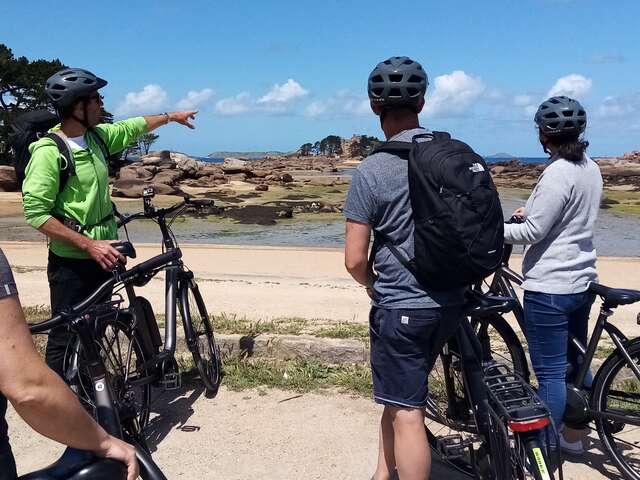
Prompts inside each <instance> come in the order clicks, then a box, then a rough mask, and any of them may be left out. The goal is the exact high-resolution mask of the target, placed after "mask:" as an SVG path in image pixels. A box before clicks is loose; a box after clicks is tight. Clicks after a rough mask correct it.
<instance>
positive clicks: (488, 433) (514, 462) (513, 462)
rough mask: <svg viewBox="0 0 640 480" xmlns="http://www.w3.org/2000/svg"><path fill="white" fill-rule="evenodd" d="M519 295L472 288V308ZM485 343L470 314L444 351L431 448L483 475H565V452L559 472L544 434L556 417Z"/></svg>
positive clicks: (485, 310)
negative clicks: (490, 293) (489, 293)
mask: <svg viewBox="0 0 640 480" xmlns="http://www.w3.org/2000/svg"><path fill="white" fill-rule="evenodd" d="M514 301H515V300H513V299H512V298H508V297H491V296H487V295H482V294H480V293H478V292H474V291H469V293H468V303H467V312H466V313H467V316H468V317H469V319H473V318H476V319H481V318H485V317H493V316H495V315H502V314H504V313H506V312H508V311H511V310H512V309H513V303H514ZM483 348H484V347H483V345H482V343H481V341H480V339H479V338H478V336H477V334H476V329H475V328H474V324H473V322H472V321H471V320H466V319H465V320H463V321H462V323H461V326H460V328H459V329H458V332H457V334H456V335H455V337H454V338H452V339H450V340H449V341H448V342H447V344H446V345H445V346H444V348H443V350H442V352H441V353H440V355H439V358H438V364H437V365H436V367H435V368H434V370H439V372H438V374H437V375H431V376H430V379H429V400H428V402H429V403H428V404H427V407H426V419H427V420H426V423H425V426H426V428H427V435H428V439H429V443H430V446H431V449H432V451H433V452H434V454H435V455H437V456H438V457H439V458H440V459H441V460H442V461H444V462H445V463H447V464H449V465H451V466H452V467H454V468H455V469H456V470H458V471H459V472H460V473H463V474H464V475H467V476H469V477H472V478H476V479H483V480H484V479H498V480H511V479H519V480H521V479H525V478H534V479H536V480H549V479H555V478H560V479H561V478H562V468H561V464H560V459H559V457H557V458H555V459H554V460H555V464H556V467H557V471H556V472H555V473H554V469H552V468H551V466H550V465H551V462H550V459H549V456H548V452H549V451H550V449H549V445H548V444H547V445H543V443H542V441H541V436H540V432H541V430H542V429H544V428H546V427H547V426H549V425H550V423H551V421H550V414H549V411H548V409H547V408H546V407H545V406H544V404H543V403H542V402H541V400H540V399H539V398H538V396H537V395H536V393H535V391H534V390H533V389H532V388H531V387H530V386H529V385H528V384H527V383H526V382H525V381H524V379H523V378H522V377H521V376H520V375H518V374H517V373H515V372H513V371H512V370H511V369H510V368H509V367H508V366H506V365H504V364H502V363H499V362H498V361H496V360H494V359H488V360H487V359H486V358H487V354H486V352H485V351H484V350H483ZM434 398H437V399H438V400H437V401H434ZM442 399H444V402H445V403H444V405H443V403H442ZM552 428H553V427H552ZM556 474H557V475H559V477H556V476H555V475H556Z"/></svg>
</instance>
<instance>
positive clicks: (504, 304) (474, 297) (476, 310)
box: [464, 290, 516, 316]
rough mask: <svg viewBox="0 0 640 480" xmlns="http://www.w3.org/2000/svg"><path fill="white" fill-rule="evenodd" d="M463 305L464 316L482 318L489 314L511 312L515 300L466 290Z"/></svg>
mask: <svg viewBox="0 0 640 480" xmlns="http://www.w3.org/2000/svg"><path fill="white" fill-rule="evenodd" d="M465 298H466V303H465V305H464V310H465V315H467V316H482V315H488V314H490V313H505V312H509V311H511V310H513V308H514V307H515V305H516V300H515V299H514V298H511V297H498V296H496V295H485V294H484V293H481V292H478V291H476V290H467V292H466V293H465Z"/></svg>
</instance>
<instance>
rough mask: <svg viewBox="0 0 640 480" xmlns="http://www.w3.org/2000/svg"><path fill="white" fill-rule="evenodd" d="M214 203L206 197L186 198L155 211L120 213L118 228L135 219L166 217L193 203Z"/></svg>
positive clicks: (203, 205) (198, 205)
mask: <svg viewBox="0 0 640 480" xmlns="http://www.w3.org/2000/svg"><path fill="white" fill-rule="evenodd" d="M213 204H214V201H213V200H210V199H205V198H185V199H184V200H183V201H182V202H180V203H176V204H175V205H172V206H170V207H167V208H158V209H154V210H153V212H150V213H147V212H138V213H134V214H131V215H129V214H124V215H119V216H118V221H117V225H118V228H120V227H122V226H124V225H126V224H128V223H129V222H132V221H133V220H138V219H140V218H159V217H165V216H167V215H169V214H171V213H173V212H176V211H178V210H180V209H181V208H184V207H186V206H188V205H192V206H194V207H196V208H202V207H210V206H212V205H213Z"/></svg>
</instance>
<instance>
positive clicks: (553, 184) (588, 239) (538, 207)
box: [504, 155, 602, 294]
mask: <svg viewBox="0 0 640 480" xmlns="http://www.w3.org/2000/svg"><path fill="white" fill-rule="evenodd" d="M601 196H602V175H600V168H599V167H598V165H597V164H596V163H595V162H594V161H593V160H591V159H590V158H589V157H587V156H586V155H585V156H584V158H583V159H582V161H580V162H571V161H568V160H565V159H563V158H552V159H551V163H550V164H548V165H547V167H546V168H545V169H544V171H543V172H542V174H541V175H540V178H539V179H538V183H537V184H536V186H535V187H534V189H533V192H532V193H531V196H530V197H529V200H527V203H526V205H525V222H524V223H522V224H509V225H505V232H504V237H505V241H506V242H507V243H511V244H516V245H517V244H520V245H528V246H527V248H526V249H525V255H524V260H523V264H522V274H523V275H524V278H525V282H524V284H523V288H524V289H525V290H530V291H534V292H542V293H553V294H568V293H580V292H584V291H585V290H587V288H589V283H590V282H594V281H597V279H598V277H597V274H596V249H595V247H594V246H593V225H594V223H595V221H596V217H597V216H598V209H599V208H600V199H601Z"/></svg>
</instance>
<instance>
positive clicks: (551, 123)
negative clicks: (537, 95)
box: [535, 96, 587, 137]
mask: <svg viewBox="0 0 640 480" xmlns="http://www.w3.org/2000/svg"><path fill="white" fill-rule="evenodd" d="M535 122H536V125H538V128H539V129H540V131H541V132H543V133H544V134H545V135H547V136H549V137H553V136H556V135H580V134H581V133H582V132H584V130H585V128H586V127H587V113H586V112H585V110H584V108H583V106H582V105H580V102H578V101H577V100H574V99H572V98H569V97H564V96H562V97H551V98H550V99H549V100H546V101H544V102H542V104H541V105H540V106H539V107H538V111H537V112H536V116H535Z"/></svg>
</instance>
